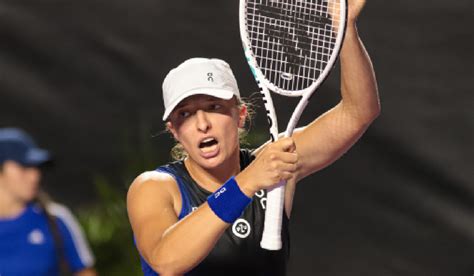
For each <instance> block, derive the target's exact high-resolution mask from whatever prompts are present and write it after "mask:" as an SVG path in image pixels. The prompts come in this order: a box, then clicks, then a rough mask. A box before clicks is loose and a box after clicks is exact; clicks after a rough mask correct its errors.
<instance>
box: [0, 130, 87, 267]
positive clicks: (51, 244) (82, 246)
mask: <svg viewBox="0 0 474 276" xmlns="http://www.w3.org/2000/svg"><path fill="white" fill-rule="evenodd" d="M48 161H49V153H48V152H47V151H45V150H43V149H40V148H38V147H37V146H36V145H35V143H34V142H33V140H32V138H31V137H30V136H29V135H28V134H26V133H25V132H23V131H22V130H20V129H16V128H0V275H1V276H10V275H11V276H13V275H25V276H26V275H31V276H33V275H35V276H59V275H71V273H72V274H73V275H76V276H95V275H96V272H95V270H94V268H93V265H94V257H93V256H92V253H91V251H90V249H89V246H88V244H87V242H86V240H85V238H84V235H83V234H82V230H81V229H80V226H79V224H78V223H77V221H76V219H75V218H74V216H73V215H72V213H71V212H70V211H69V209H67V208H66V207H65V206H63V205H60V204H57V203H54V202H51V201H48V200H47V198H45V197H44V195H43V194H40V187H39V184H40V178H41V171H40V168H39V167H40V166H42V165H43V164H45V163H46V162H48Z"/></svg>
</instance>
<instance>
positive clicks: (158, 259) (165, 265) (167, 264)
mask: <svg viewBox="0 0 474 276" xmlns="http://www.w3.org/2000/svg"><path fill="white" fill-rule="evenodd" d="M180 259H181V258H180V257H179V256H176V255H175V254H170V252H168V254H166V253H162V252H156V253H155V254H154V256H153V258H152V261H151V263H150V266H151V267H152V268H153V270H154V271H155V272H157V273H158V274H159V275H163V276H166V275H182V274H184V273H185V272H186V270H185V269H183V267H182V265H181V262H180Z"/></svg>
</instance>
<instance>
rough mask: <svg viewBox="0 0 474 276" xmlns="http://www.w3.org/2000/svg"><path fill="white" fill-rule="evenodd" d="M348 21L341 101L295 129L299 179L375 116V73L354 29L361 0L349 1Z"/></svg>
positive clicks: (336, 152) (342, 149)
mask: <svg viewBox="0 0 474 276" xmlns="http://www.w3.org/2000/svg"><path fill="white" fill-rule="evenodd" d="M348 2H349V6H348V22H347V30H346V35H345V40H344V44H343V47H342V50H341V54H340V63H341V97H342V99H341V101H340V102H339V103H338V104H337V105H336V106H335V107H334V108H332V109H331V110H329V111H328V112H326V113H325V114H323V115H322V116H320V117H319V118H317V119H316V120H314V121H313V122H312V123H310V124H309V125H308V126H306V127H304V128H301V129H299V130H297V131H295V134H294V139H295V143H296V149H297V152H298V155H299V157H300V166H301V170H300V171H299V175H298V179H301V178H303V177H305V176H307V175H309V174H311V173H313V172H315V171H317V170H319V169H321V168H323V167H325V166H327V165H329V164H330V163H332V162H333V161H335V160H336V159H338V158H339V157H340V156H341V155H342V154H344V153H345V152H346V151H347V150H348V149H349V148H350V147H351V146H352V145H353V144H354V143H355V142H356V141H357V140H358V139H359V137H360V136H361V135H362V134H363V133H364V131H365V130H366V129H367V127H368V126H369V125H370V123H371V122H372V121H373V120H374V119H375V118H376V117H377V116H378V114H379V112H380V104H379V98H378V91H377V83H376V79H375V73H374V70H373V67H372V63H371V61H370V58H369V55H368V53H367V51H366V49H365V47H364V45H363V43H362V41H361V39H360V37H359V34H358V32H357V26H356V22H357V18H358V16H359V14H360V11H361V10H362V8H363V7H364V5H365V0H349V1H348Z"/></svg>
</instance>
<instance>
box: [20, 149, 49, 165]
mask: <svg viewBox="0 0 474 276" xmlns="http://www.w3.org/2000/svg"><path fill="white" fill-rule="evenodd" d="M49 161H51V155H50V154H49V152H48V151H46V150H43V149H31V150H29V151H28V153H27V154H26V158H25V160H23V162H22V163H23V165H26V166H40V165H42V164H44V163H46V162H49Z"/></svg>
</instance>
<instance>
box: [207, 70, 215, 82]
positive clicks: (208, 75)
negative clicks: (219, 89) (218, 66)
mask: <svg viewBox="0 0 474 276" xmlns="http://www.w3.org/2000/svg"><path fill="white" fill-rule="evenodd" d="M207 80H208V81H210V82H214V77H213V75H212V72H209V73H207Z"/></svg>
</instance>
